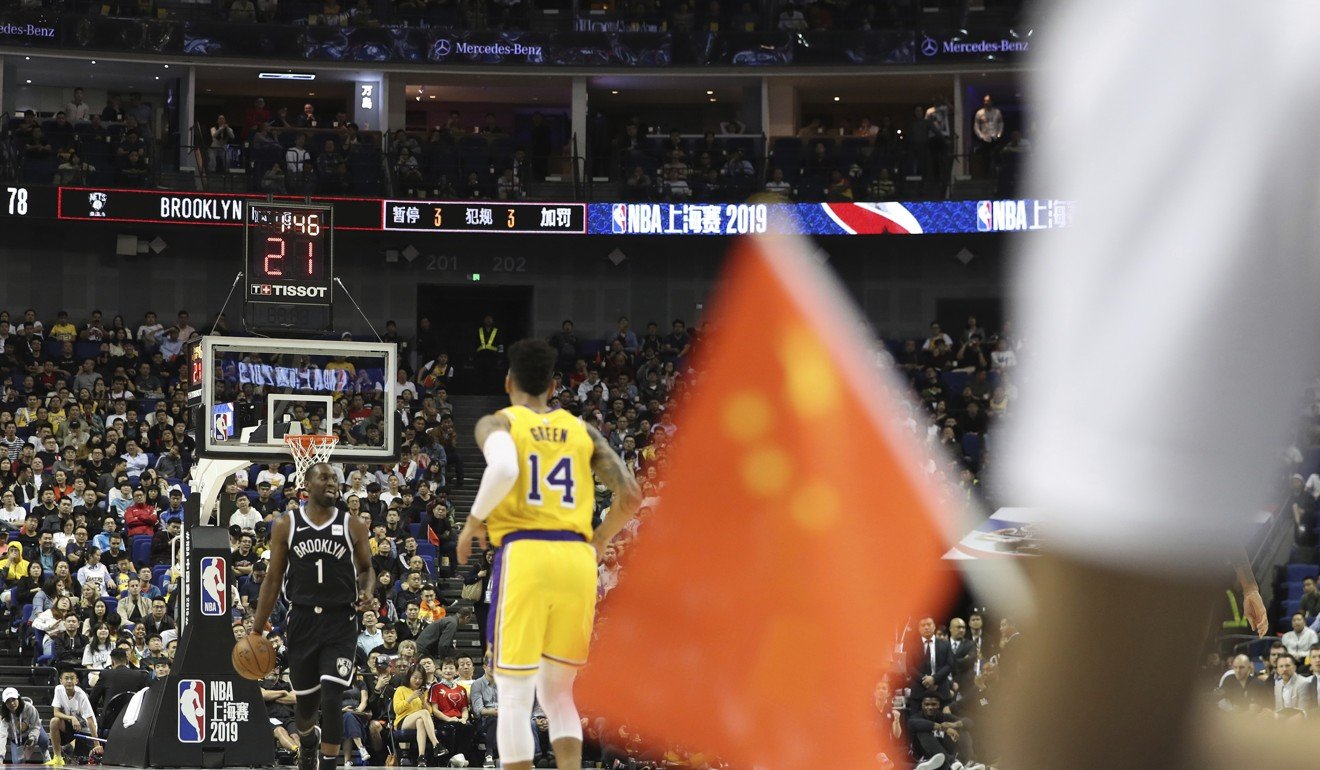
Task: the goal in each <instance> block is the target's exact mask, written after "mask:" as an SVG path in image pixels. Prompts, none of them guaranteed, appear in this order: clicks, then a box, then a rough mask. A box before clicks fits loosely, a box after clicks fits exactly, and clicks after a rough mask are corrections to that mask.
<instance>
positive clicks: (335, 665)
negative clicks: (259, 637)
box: [285, 605, 358, 695]
mask: <svg viewBox="0 0 1320 770" xmlns="http://www.w3.org/2000/svg"><path fill="white" fill-rule="evenodd" d="M286 626H287V630H286V631H285V644H286V645H287V646H288V651H287V658H288V661H289V684H291V685H293V694H294V695H310V694H311V693H313V692H316V691H317V690H319V689H320V687H321V682H322V681H330V682H335V683H336V684H341V685H343V686H345V687H351V686H352V684H353V661H354V653H356V652H357V637H358V613H357V611H356V610H354V609H353V608H352V607H322V608H317V607H308V606H304V605H294V606H293V608H292V609H290V610H289V617H288V622H287V624H286Z"/></svg>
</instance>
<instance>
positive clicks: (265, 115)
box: [243, 97, 270, 133]
mask: <svg viewBox="0 0 1320 770" xmlns="http://www.w3.org/2000/svg"><path fill="white" fill-rule="evenodd" d="M269 122H270V110H268V109H266V100H265V99H262V98H261V97H257V98H256V99H255V100H253V102H252V106H251V107H248V108H247V111H246V112H244V113H243V130H244V131H246V132H248V133H251V132H252V129H253V128H255V127H257V126H264V125H266V124H267V123H269Z"/></svg>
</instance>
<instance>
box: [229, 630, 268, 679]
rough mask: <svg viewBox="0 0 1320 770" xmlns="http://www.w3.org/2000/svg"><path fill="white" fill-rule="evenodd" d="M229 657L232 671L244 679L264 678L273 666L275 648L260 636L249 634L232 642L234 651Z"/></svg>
mask: <svg viewBox="0 0 1320 770" xmlns="http://www.w3.org/2000/svg"><path fill="white" fill-rule="evenodd" d="M229 657H230V660H231V661H232V662H233V664H234V671H236V672H238V675H239V676H241V677H243V678H244V679H251V680H253V681H257V680H261V679H265V678H266V674H269V673H270V672H271V671H272V670H274V668H275V648H274V647H271V646H270V642H268V641H266V640H265V639H264V638H262V637H260V636H250V635H249V636H245V637H243V638H242V639H239V640H238V641H236V642H234V652H233V654H231V655H230V656H229Z"/></svg>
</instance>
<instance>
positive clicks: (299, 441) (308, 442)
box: [284, 433, 339, 489]
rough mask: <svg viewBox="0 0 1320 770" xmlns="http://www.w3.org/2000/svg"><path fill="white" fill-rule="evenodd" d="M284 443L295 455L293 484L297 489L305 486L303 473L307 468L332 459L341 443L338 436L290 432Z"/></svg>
mask: <svg viewBox="0 0 1320 770" xmlns="http://www.w3.org/2000/svg"><path fill="white" fill-rule="evenodd" d="M284 443H285V444H287V445H288V447H289V453H290V454H292V455H293V465H294V469H293V486H294V488H295V489H302V488H303V474H304V473H306V472H307V469H308V468H310V467H312V466H313V465H316V464H317V463H324V462H329V461H330V455H332V454H334V451H335V445H336V444H338V443H339V437H338V436H331V435H319V434H305V433H301V434H290V435H288V436H285V437H284Z"/></svg>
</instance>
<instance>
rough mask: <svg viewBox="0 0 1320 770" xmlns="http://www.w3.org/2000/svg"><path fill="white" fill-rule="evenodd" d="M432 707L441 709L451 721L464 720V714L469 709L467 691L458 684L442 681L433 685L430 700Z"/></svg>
mask: <svg viewBox="0 0 1320 770" xmlns="http://www.w3.org/2000/svg"><path fill="white" fill-rule="evenodd" d="M428 699H429V700H430V701H431V705H433V706H435V707H436V708H438V709H440V713H442V714H444V715H445V716H447V717H450V718H451V719H462V717H463V712H464V711H466V710H467V708H468V694H467V690H465V689H463V685H461V684H459V683H458V682H449V683H448V684H446V683H445V681H444V680H443V679H442V680H440V681H438V682H436V683H435V684H433V685H431V693H430V696H429V698H428Z"/></svg>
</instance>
